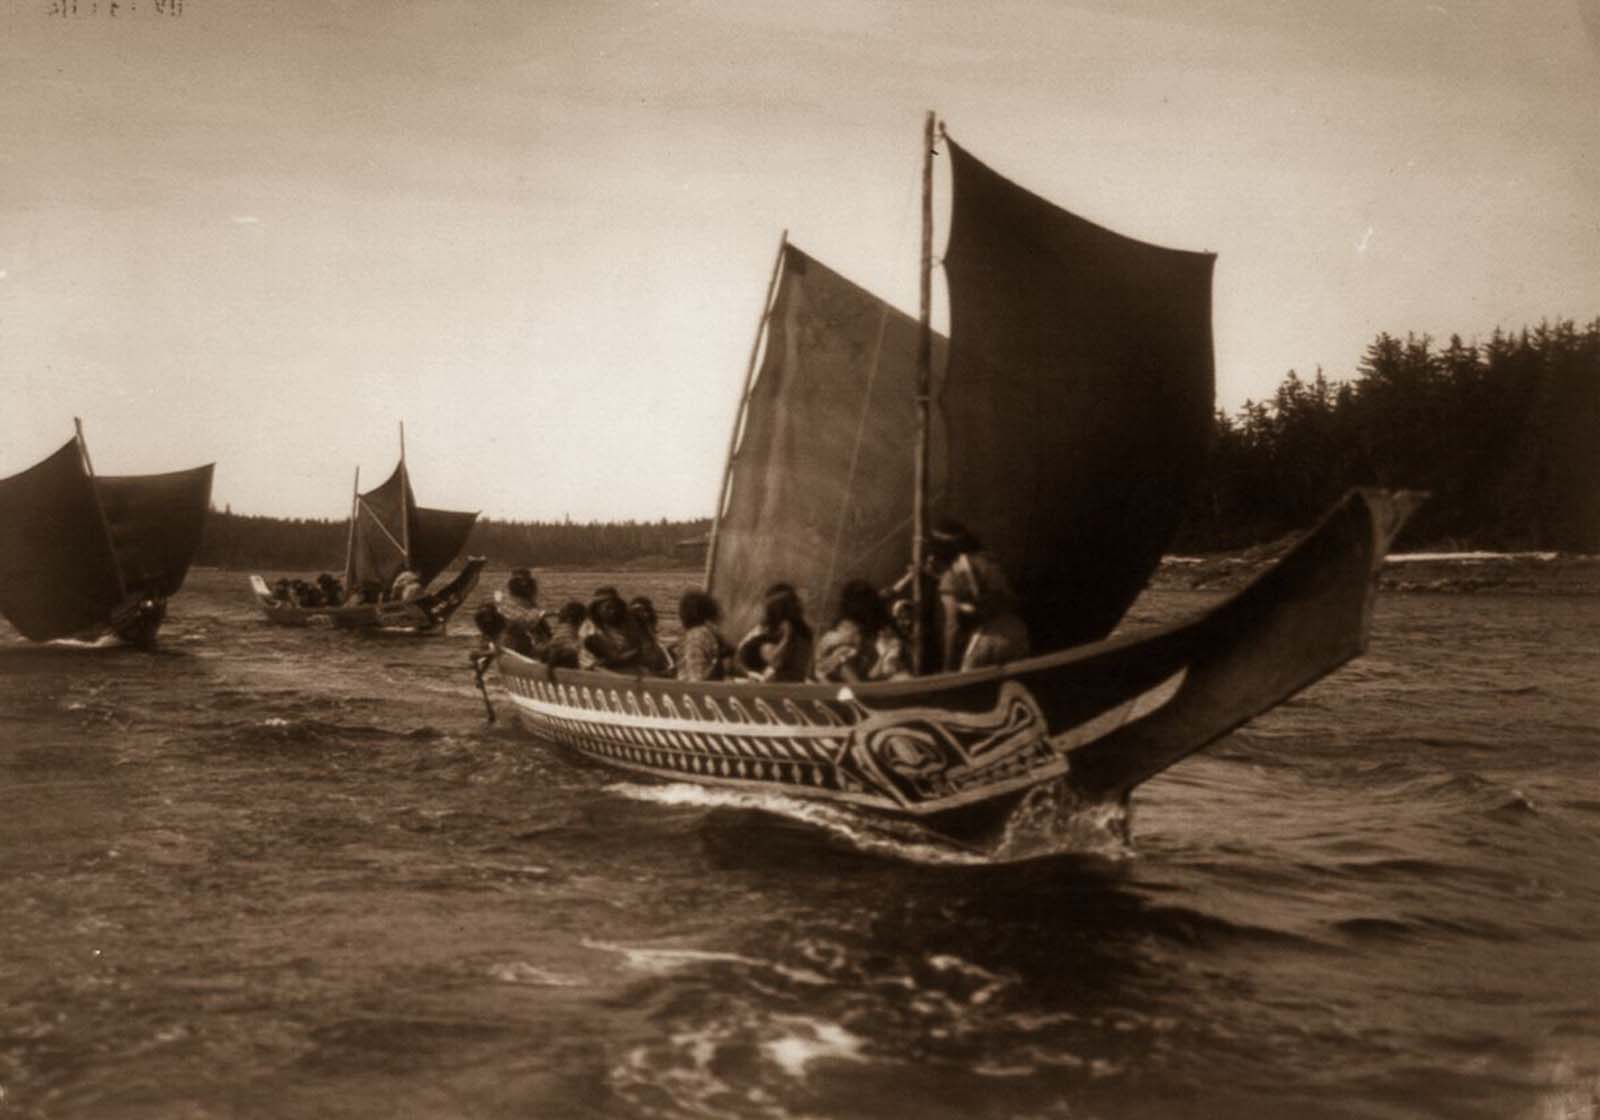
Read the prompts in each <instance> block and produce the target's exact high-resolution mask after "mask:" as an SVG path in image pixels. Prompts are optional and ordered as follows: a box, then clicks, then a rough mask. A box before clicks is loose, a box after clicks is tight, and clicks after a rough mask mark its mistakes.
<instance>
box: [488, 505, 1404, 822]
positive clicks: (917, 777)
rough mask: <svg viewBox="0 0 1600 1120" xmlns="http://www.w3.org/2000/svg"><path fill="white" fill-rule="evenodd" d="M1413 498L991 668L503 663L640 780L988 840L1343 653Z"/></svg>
mask: <svg viewBox="0 0 1600 1120" xmlns="http://www.w3.org/2000/svg"><path fill="white" fill-rule="evenodd" d="M1414 505H1415V499H1414V496H1412V495H1410V494H1406V493H1399V494H1391V493H1387V492H1383V491H1372V490H1363V491H1356V492H1352V493H1351V494H1350V495H1348V496H1347V497H1346V498H1345V499H1344V500H1343V501H1342V502H1341V503H1340V504H1339V505H1338V506H1337V507H1335V508H1334V509H1333V510H1332V511H1331V512H1330V513H1329V514H1328V515H1327V516H1326V517H1325V518H1324V519H1323V520H1322V522H1321V523H1320V524H1319V525H1317V526H1316V528H1314V529H1313V530H1311V531H1310V532H1309V533H1307V534H1306V535H1305V536H1304V537H1303V538H1302V539H1301V540H1300V541H1299V542H1298V543H1297V544H1296V545H1295V546H1294V547H1293V548H1292V549H1291V550H1290V551H1289V552H1288V553H1287V554H1286V555H1285V556H1284V557H1283V559H1282V560H1280V561H1279V562H1278V563H1277V564H1276V565H1275V566H1274V567H1272V568H1271V569H1269V570H1268V571H1266V572H1264V573H1262V574H1261V575H1260V576H1259V577H1258V578H1257V579H1256V580H1255V581H1254V582H1252V583H1251V584H1250V585H1249V586H1248V587H1246V588H1244V589H1243V590H1241V591H1239V592H1238V593H1237V594H1235V595H1233V596H1232V597H1231V598H1229V599H1227V600H1226V601H1224V602H1222V603H1220V604H1218V605H1217V606H1215V607H1213V608H1212V609H1210V610H1208V611H1206V612H1205V613H1203V614H1200V615H1198V616H1197V617H1195V618H1193V619H1190V620H1188V621H1185V622H1182V623H1178V624H1176V625H1171V626H1167V627H1164V628H1162V629H1159V630H1155V631H1153V632H1150V633H1145V634H1137V635H1128V636H1118V637H1113V638H1110V639H1108V640H1105V641H1101V642H1097V643H1094V644H1091V645H1086V646H1081V647H1078V648H1075V649H1070V650H1064V651H1061V652H1058V653H1052V654H1049V655H1046V656H1043V657H1035V658H1031V659H1029V660H1026V661H1019V662H1016V663H1014V664H1010V665H1006V666H1004V667H1001V668H994V669H985V670H981V671H976V672H969V673H948V674H944V675H939V676H931V677H924V678H919V679H916V680H910V681H902V682H885V683H876V684H865V685H854V686H849V687H841V686H838V685H824V684H805V685H777V684H753V683H734V682H719V683H689V682H681V681H672V680H661V679H655V678H649V677H627V676H619V675H616V674H610V673H596V672H580V671H576V670H569V669H551V668H549V667H547V666H545V665H543V664H541V663H540V662H538V661H535V660H532V659H530V658H527V657H523V656H520V655H518V654H516V653H513V652H511V651H508V650H500V651H499V652H498V655H497V659H496V660H497V663H498V667H499V673H500V678H501V680H502V681H503V683H504V685H505V687H506V690H507V691H508V692H509V694H510V697H511V700H512V702H513V704H514V705H515V708H516V712H517V714H518V716H519V718H520V719H521V721H522V722H523V724H524V725H525V726H526V727H527V728H528V729H529V730H530V731H532V732H533V733H534V734H535V735H537V736H538V737H540V738H541V739H545V740H549V741H551V742H554V743H557V744H560V745H561V746H563V747H565V748H568V749H570V750H571V751H573V752H575V753H576V754H577V755H579V756H581V757H583V758H585V759H588V760H591V761H594V762H597V763H601V764H604V765H606V766H610V767H615V768H617V769H619V770H623V771H628V772H631V773H634V774H637V775H640V776H645V777H650V778H659V779H666V780H674V781H689V782H695V783H700V784H704V785H711V786H720V787H728V788H734V789H745V790H776V791H781V792H783V793H785V794H788V795H791V796H798V797H803V798H815V799H819V800H824V801H830V802H835V803H840V804H845V805H850V806H853V807H855V808H858V809H861V810H866V811H870V812H876V813H883V814H889V815H892V816H896V817H901V818H911V819H914V820H916V821H919V822H920V823H922V824H924V825H925V826H927V827H928V828H930V829H933V830H935V831H939V832H943V833H946V834H948V835H950V836H952V837H955V838H958V839H961V840H963V841H969V842H981V841H983V840H984V839H987V838H989V837H992V836H993V834H994V833H995V831H996V830H997V829H999V828H1000V827H1001V826H1002V825H1003V823H1004V821H1005V819H1006V817H1007V815H1008V814H1009V813H1010V812H1011V810H1012V809H1013V807H1014V806H1015V805H1016V803H1017V801H1018V800H1019V799H1020V798H1021V796H1022V795H1023V794H1025V793H1026V792H1027V791H1028V790H1030V789H1032V788H1033V787H1035V786H1038V785H1041V784H1043V783H1048V782H1064V783H1066V785H1067V786H1068V788H1069V789H1070V791H1071V793H1072V794H1073V795H1074V796H1075V797H1077V798H1079V799H1081V800H1083V801H1085V802H1093V801H1105V800H1115V799H1119V798H1122V797H1124V796H1126V795H1127V794H1128V793H1129V792H1130V791H1131V790H1132V789H1133V788H1134V787H1135V786H1136V785H1138V784H1139V783H1140V782H1143V781H1145V780H1147V779H1149V778H1150V777H1152V776H1154V775H1155V774H1158V773H1160V772H1161V771H1162V770H1164V769H1166V768H1167V767H1169V766H1171V765H1172V764H1173V763H1175V762H1178V761H1179V760H1180V759H1182V758H1184V757H1185V756H1187V755H1189V754H1191V753H1193V752H1194V751H1197V750H1200V749H1201V748H1203V747H1205V746H1206V745H1207V744H1208V743H1211V742H1213V741H1215V740H1216V739H1218V738H1219V737H1221V736H1223V735H1225V734H1227V733H1228V732H1229V731H1231V730H1232V729H1234V728H1236V727H1238V726H1239V725H1240V724H1243V723H1244V722H1246V721H1247V720H1249V719H1250V718H1252V717H1253V716H1256V715H1258V714H1260V713H1261V712H1264V711H1266V710H1267V709H1269V708H1271V707H1272V706H1274V705H1275V704H1278V703H1280V702H1282V701H1283V700H1284V699H1286V698H1287V697H1289V696H1291V695H1293V694H1294V693H1296V692H1298V691H1299V690H1301V689H1303V688H1305V687H1306V686H1307V685H1309V684H1311V683H1312V682H1314V681H1316V680H1318V679H1319V678H1321V677H1323V676H1325V675H1326V674H1328V673H1330V672H1332V671H1333V670H1334V669H1336V668H1337V667H1338V666H1340V665H1342V664H1343V663H1344V662H1346V661H1347V660H1349V659H1350V658H1352V657H1354V656H1356V655H1357V654H1359V653H1360V652H1361V651H1362V650H1363V649H1364V648H1365V647H1366V642H1367V631H1368V624H1369V620H1370V617H1371V610H1372V602H1373V597H1374V594H1375V588H1376V579H1377V572H1378V569H1379V567H1380V566H1381V564H1382V562H1383V557H1384V554H1385V553H1386V552H1387V550H1388V548H1389V544H1390V542H1391V541H1392V540H1393V537H1394V534H1395V533H1396V532H1397V531H1398V529H1399V528H1400V526H1401V524H1402V523H1403V522H1404V520H1405V518H1406V517H1407V516H1408V515H1409V513H1410V511H1411V509H1412V508H1413V507H1414Z"/></svg>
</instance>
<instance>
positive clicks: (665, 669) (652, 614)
mask: <svg viewBox="0 0 1600 1120" xmlns="http://www.w3.org/2000/svg"><path fill="white" fill-rule="evenodd" d="M628 614H629V616H630V617H631V618H632V619H633V624H634V626H635V627H636V628H637V629H638V632H639V668H641V669H643V670H644V671H645V672H646V673H649V674H650V675H651V676H656V677H670V676H672V669H673V665H672V655H671V654H670V653H668V652H667V647H666V646H664V645H662V644H661V637H660V634H659V630H660V622H659V620H658V619H657V618H656V605H655V604H654V603H652V602H651V601H650V598H649V596H647V595H635V596H634V597H633V598H632V599H629V600H628Z"/></svg>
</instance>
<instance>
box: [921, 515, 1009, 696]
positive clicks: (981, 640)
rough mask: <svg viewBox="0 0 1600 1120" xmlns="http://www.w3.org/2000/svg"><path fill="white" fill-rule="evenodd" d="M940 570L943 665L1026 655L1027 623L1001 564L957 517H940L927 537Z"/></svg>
mask: <svg viewBox="0 0 1600 1120" xmlns="http://www.w3.org/2000/svg"><path fill="white" fill-rule="evenodd" d="M928 555H929V559H930V561H931V563H932V566H933V569H934V570H935V571H937V572H938V573H939V616H940V638H941V646H942V651H943V663H944V667H945V669H946V670H966V669H981V668H984V667H985V666H989V665H1004V664H1005V663H1006V662H1008V661H1016V660H1019V659H1021V658H1024V657H1027V656H1028V627H1027V624H1026V623H1024V622H1023V621H1022V616H1021V615H1020V614H1018V613H1017V609H1018V606H1019V603H1018V600H1017V596H1016V594H1015V593H1014V592H1013V591H1012V590H1011V584H1010V583H1009V581H1007V579H1006V577H1005V573H1004V572H1003V571H1002V570H1001V568H1000V564H999V562H998V561H996V560H995V558H994V557H993V556H991V555H990V554H989V553H987V552H985V551H984V550H983V543H982V542H981V541H979V540H978V538H977V536H976V535H975V534H974V533H972V532H971V531H970V530H969V529H967V527H966V526H964V525H962V524H961V523H960V522H957V521H943V522H941V523H940V524H939V525H938V526H936V527H935V528H934V530H933V532H932V533H931V534H929V538H928Z"/></svg>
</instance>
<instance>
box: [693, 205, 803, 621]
mask: <svg viewBox="0 0 1600 1120" xmlns="http://www.w3.org/2000/svg"><path fill="white" fill-rule="evenodd" d="M788 245H789V231H788V230H787V229H786V230H784V231H783V232H782V233H781V234H779V235H778V255H777V257H776V258H774V260H773V262H772V276H771V278H770V279H768V281H767V298H766V299H764V300H762V301H761V317H760V318H759V319H757V320H756V337H755V341H754V342H752V343H751V344H750V361H749V363H748V364H747V365H746V366H745V371H744V389H743V391H742V392H741V393H740V394H739V407H738V408H736V409H735V410H734V413H733V431H732V432H731V433H729V435H728V456H727V458H726V459H724V460H723V464H722V485H721V486H719V487H717V508H716V509H715V510H713V511H712V514H711V535H710V536H709V537H708V538H707V540H706V578H705V585H706V590H707V591H709V590H711V577H712V575H714V574H715V573H716V570H717V533H718V531H719V530H720V529H721V527H722V507H723V506H724V505H725V504H726V503H727V500H728V483H729V482H730V481H732V479H733V456H734V453H735V452H736V451H738V449H739V431H740V429H741V428H743V427H744V413H745V409H746V408H747V407H748V406H749V404H750V385H751V383H752V382H754V381H755V378H756V359H757V358H758V357H760V355H761V337H762V335H764V334H765V333H766V330H767V315H768V313H769V312H770V310H771V308H772V294H773V293H774V292H775V291H777V290H778V273H779V272H780V271H782V269H783V251H784V249H785V248H787V247H788Z"/></svg>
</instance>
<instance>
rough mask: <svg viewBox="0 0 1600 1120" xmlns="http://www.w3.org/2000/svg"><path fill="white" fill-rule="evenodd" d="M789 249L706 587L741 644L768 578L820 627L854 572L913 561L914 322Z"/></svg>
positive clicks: (877, 576) (890, 569) (890, 571)
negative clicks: (797, 598) (790, 589)
mask: <svg viewBox="0 0 1600 1120" xmlns="http://www.w3.org/2000/svg"><path fill="white" fill-rule="evenodd" d="M783 252H784V259H783V263H782V273H781V278H780V280H779V284H778V289H777V294H776V295H775V297H774V299H773V308H772V313H771V315H770V317H769V319H768V325H767V339H766V353H765V355H764V357H763V359H762V364H761V368H760V370H759V372H758V374H757V376H756V379H755V381H754V382H753V383H752V385H751V389H750V399H749V401H748V402H747V404H746V407H745V412H744V416H743V420H742V423H743V431H742V433H741V435H740V438H739V442H738V445H737V447H736V449H735V451H734V456H733V461H732V465H731V471H730V478H729V486H728V492H727V494H726V497H725V505H724V508H723V510H722V513H721V517H720V519H719V521H718V524H717V532H716V541H715V549H716V554H715V556H714V557H713V558H712V568H711V571H712V586H711V588H710V590H711V593H712V594H713V595H714V596H716V598H717V599H718V600H719V601H720V602H721V604H722V607H723V611H724V614H725V621H724V628H725V629H726V630H727V632H728V634H729V635H730V636H732V637H734V638H735V639H736V638H737V637H738V636H739V635H740V634H742V633H743V632H744V631H745V630H747V629H748V628H749V627H750V626H752V625H754V624H755V623H756V622H757V621H759V616H760V610H761V595H762V592H763V591H764V590H765V589H766V587H767V585H769V584H771V583H774V582H776V581H779V580H783V581H786V582H789V583H792V584H794V585H795V587H796V588H797V589H798V590H799V592H800V594H801V596H802V598H803V599H804V600H805V605H806V613H807V617H809V618H810V619H811V620H812V621H813V623H817V624H825V623H826V622H827V621H828V620H829V616H830V615H831V612H832V611H833V609H834V606H835V600H836V599H837V596H838V591H839V588H840V586H841V585H842V584H843V583H844V582H845V581H846V580H848V579H851V578H855V577H860V578H864V579H868V580H871V581H872V582H874V583H875V584H877V585H879V586H883V585H886V584H888V583H892V582H893V581H894V580H895V579H896V578H897V577H898V576H899V575H900V574H901V573H902V572H904V570H905V567H906V563H907V561H908V559H909V558H910V555H911V495H912V486H913V476H912V470H913V463H912V455H911V442H910V441H911V433H912V432H913V431H914V430H915V425H916V412H915V407H916V402H915V392H916V354H917V323H916V321H915V320H914V319H912V318H910V317H909V316H907V315H904V314H902V313H901V312H899V311H896V310H895V309H894V308H892V307H890V306H889V305H888V304H887V303H885V302H884V301H882V300H881V299H879V298H878V297H876V296H874V295H873V294H872V293H870V292H868V291H866V290H865V289H863V288H860V287H858V286H856V285H855V284H852V283H851V282H850V281H848V280H846V279H845V278H844V277H842V276H840V275H839V274H838V273H836V272H834V271H832V270H831V269H829V268H827V267H825V266H824V265H822V264H821V263H819V262H818V261H817V260H815V259H814V258H812V257H809V256H807V255H806V254H805V253H803V252H801V251H800V250H798V249H796V248H794V247H793V246H792V245H786V246H784V250H783ZM942 341H943V340H942V339H941V340H936V343H937V344H942ZM935 358H936V363H935V364H936V365H937V364H938V362H940V361H942V360H943V347H942V345H938V346H937V348H936V350H935Z"/></svg>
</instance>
